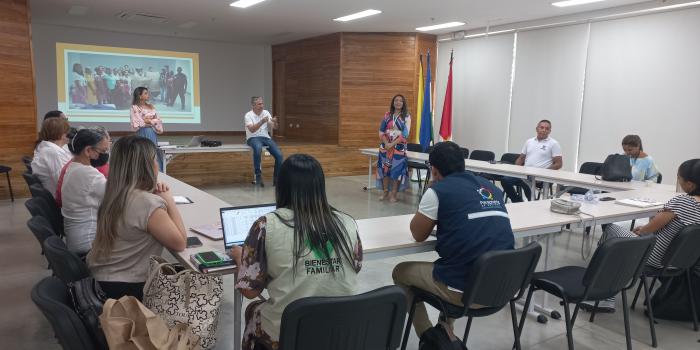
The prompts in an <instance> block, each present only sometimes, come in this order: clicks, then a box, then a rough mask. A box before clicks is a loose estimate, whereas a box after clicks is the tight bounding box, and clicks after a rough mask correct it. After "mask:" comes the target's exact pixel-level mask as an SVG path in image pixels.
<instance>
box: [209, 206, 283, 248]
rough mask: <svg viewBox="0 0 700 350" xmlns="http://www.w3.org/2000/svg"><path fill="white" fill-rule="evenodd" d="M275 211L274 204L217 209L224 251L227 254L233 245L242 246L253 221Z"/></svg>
mask: <svg viewBox="0 0 700 350" xmlns="http://www.w3.org/2000/svg"><path fill="white" fill-rule="evenodd" d="M275 209H277V206H276V205H275V204H259V205H247V206H242V207H229V208H221V209H219V212H220V214H221V227H222V229H223V234H224V250H226V252H227V253H228V251H229V250H230V249H231V247H233V246H234V245H241V244H243V241H245V239H246V237H248V232H249V231H250V227H251V226H253V223H254V222H255V220H257V219H259V218H260V217H261V216H263V215H265V214H267V213H269V212H272V211H274V210H275Z"/></svg>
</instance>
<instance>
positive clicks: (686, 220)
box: [647, 194, 700, 268]
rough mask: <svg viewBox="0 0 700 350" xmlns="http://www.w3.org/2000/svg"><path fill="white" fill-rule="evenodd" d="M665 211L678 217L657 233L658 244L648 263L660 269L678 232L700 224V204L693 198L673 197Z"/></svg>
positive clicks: (655, 245)
mask: <svg viewBox="0 0 700 350" xmlns="http://www.w3.org/2000/svg"><path fill="white" fill-rule="evenodd" d="M663 210H664V211H670V212H672V213H674V214H676V217H675V218H673V220H671V222H669V223H668V224H667V225H666V226H664V227H663V228H662V229H660V230H659V231H658V232H656V243H655V244H654V249H653V250H652V251H651V255H649V260H648V261H647V263H648V264H649V265H651V266H654V267H659V268H660V267H662V265H661V261H662V260H663V258H664V254H666V249H668V246H669V245H671V241H673V239H674V238H676V235H678V232H680V231H681V230H682V229H683V228H684V227H685V226H688V225H692V224H700V202H698V201H697V200H696V199H695V198H694V197H693V196H689V195H687V194H682V195H679V196H676V197H673V198H671V200H670V201H668V203H666V204H664V209H663Z"/></svg>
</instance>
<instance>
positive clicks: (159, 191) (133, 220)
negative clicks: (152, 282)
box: [87, 136, 187, 300]
mask: <svg viewBox="0 0 700 350" xmlns="http://www.w3.org/2000/svg"><path fill="white" fill-rule="evenodd" d="M156 154H157V150H156V146H155V145H154V144H153V143H152V142H151V141H149V140H148V139H147V138H143V137H139V136H124V137H122V138H120V139H119V140H117V142H115V143H114V146H113V147H112V153H111V157H110V161H109V177H108V178H107V185H106V188H105V194H104V198H103V199H102V203H101V204H100V207H99V210H98V211H97V233H96V236H95V241H94V242H93V243H92V249H91V250H90V253H89V254H88V256H87V263H88V266H89V267H90V271H91V272H92V275H93V277H95V279H96V280H97V281H98V282H99V283H100V287H102V290H103V291H104V292H105V294H106V295H107V297H109V298H114V299H119V298H120V297H122V296H124V295H130V296H134V297H136V298H137V299H139V300H141V299H143V286H144V284H145V282H146V279H147V277H148V259H149V257H150V256H151V255H161V254H162V253H163V248H168V249H170V250H174V251H183V250H184V249H185V244H186V240H187V235H186V231H185V226H184V224H183V223H182V216H180V212H179V211H178V209H177V207H176V206H175V200H173V196H172V195H171V194H170V189H169V188H168V186H167V185H165V184H162V183H157V179H158V163H157V162H156Z"/></svg>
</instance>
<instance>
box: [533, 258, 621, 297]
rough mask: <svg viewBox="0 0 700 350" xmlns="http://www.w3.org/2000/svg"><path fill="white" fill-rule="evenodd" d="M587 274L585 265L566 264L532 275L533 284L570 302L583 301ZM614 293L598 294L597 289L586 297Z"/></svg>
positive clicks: (608, 295) (607, 295)
mask: <svg viewBox="0 0 700 350" xmlns="http://www.w3.org/2000/svg"><path fill="white" fill-rule="evenodd" d="M585 274H586V268H585V267H580V266H565V267H561V268H558V269H554V270H550V271H544V272H535V273H534V274H533V275H532V284H533V285H534V286H535V287H536V288H538V289H542V290H544V291H546V292H547V293H549V294H552V295H555V296H558V297H560V298H566V300H568V301H569V302H570V303H578V302H581V301H583V294H584V292H585V291H586V286H584V285H583V276H584V275H585ZM615 294H617V293H615ZM613 295H614V294H612V295H610V294H605V295H596V293H595V291H591V292H590V293H589V295H588V298H586V299H588V300H600V299H605V298H609V297H612V296H613Z"/></svg>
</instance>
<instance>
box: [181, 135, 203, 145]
mask: <svg viewBox="0 0 700 350" xmlns="http://www.w3.org/2000/svg"><path fill="white" fill-rule="evenodd" d="M203 138H204V136H202V135H199V136H192V139H191V140H190V142H189V143H188V144H186V145H185V147H199V146H200V145H201V143H202V139H203Z"/></svg>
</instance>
